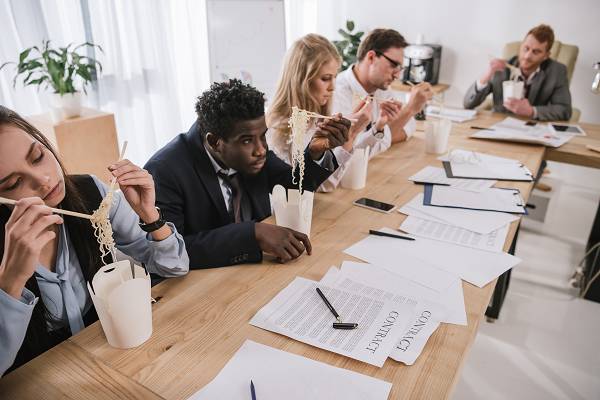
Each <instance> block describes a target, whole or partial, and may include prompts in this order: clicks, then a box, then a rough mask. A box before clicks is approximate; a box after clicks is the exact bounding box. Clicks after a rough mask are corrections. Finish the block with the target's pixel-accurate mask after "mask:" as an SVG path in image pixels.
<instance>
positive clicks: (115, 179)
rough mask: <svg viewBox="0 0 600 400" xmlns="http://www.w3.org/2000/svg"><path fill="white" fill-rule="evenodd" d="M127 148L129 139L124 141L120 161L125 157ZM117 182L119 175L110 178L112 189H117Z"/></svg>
mask: <svg viewBox="0 0 600 400" xmlns="http://www.w3.org/2000/svg"><path fill="white" fill-rule="evenodd" d="M126 149H127V140H126V141H124V142H123V147H122V148H121V154H120V155H119V160H118V161H117V162H119V161H121V160H122V159H123V157H125V150H126ZM116 183H117V177H116V176H113V178H112V179H111V180H110V191H113V190H114V189H115V184H116Z"/></svg>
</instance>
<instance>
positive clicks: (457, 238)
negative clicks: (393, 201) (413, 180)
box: [400, 215, 508, 253]
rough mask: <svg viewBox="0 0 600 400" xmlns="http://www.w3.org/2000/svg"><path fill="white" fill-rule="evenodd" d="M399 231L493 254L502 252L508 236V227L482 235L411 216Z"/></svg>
mask: <svg viewBox="0 0 600 400" xmlns="http://www.w3.org/2000/svg"><path fill="white" fill-rule="evenodd" d="M400 229H401V230H403V231H404V232H406V233H410V234H412V235H414V236H418V237H423V238H428V239H433V240H440V241H442V242H447V243H453V244H456V245H459V246H466V247H471V248H474V249H479V250H485V251H493V252H495V253H500V252H502V249H503V248H504V242H505V241H506V236H507V234H508V225H504V226H503V227H501V228H499V229H496V230H495V231H491V232H490V233H486V234H483V233H477V232H473V231H470V230H468V229H464V228H461V227H459V226H454V225H450V224H446V223H443V222H438V221H435V220H430V219H424V218H419V217H414V216H412V215H409V216H408V217H406V219H405V220H404V222H402V225H400Z"/></svg>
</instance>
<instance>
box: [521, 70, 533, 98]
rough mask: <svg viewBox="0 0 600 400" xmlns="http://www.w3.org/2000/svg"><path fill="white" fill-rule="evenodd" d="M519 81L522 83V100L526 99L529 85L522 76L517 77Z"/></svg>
mask: <svg viewBox="0 0 600 400" xmlns="http://www.w3.org/2000/svg"><path fill="white" fill-rule="evenodd" d="M519 81H520V82H523V98H524V99H527V98H528V97H527V96H529V87H530V86H531V85H530V84H529V83H527V79H525V78H524V77H523V75H519Z"/></svg>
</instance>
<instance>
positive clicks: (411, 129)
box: [390, 117, 417, 140]
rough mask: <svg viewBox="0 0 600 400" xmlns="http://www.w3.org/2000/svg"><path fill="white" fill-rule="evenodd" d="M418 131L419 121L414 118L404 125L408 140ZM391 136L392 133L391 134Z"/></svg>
mask: <svg viewBox="0 0 600 400" xmlns="http://www.w3.org/2000/svg"><path fill="white" fill-rule="evenodd" d="M416 130H417V121H416V120H415V118H414V117H410V119H409V120H408V122H407V123H406V124H404V133H406V139H407V140H408V139H410V138H411V137H412V136H413V135H414V133H415V132H416ZM390 134H391V133H390Z"/></svg>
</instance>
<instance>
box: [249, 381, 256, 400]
mask: <svg viewBox="0 0 600 400" xmlns="http://www.w3.org/2000/svg"><path fill="white" fill-rule="evenodd" d="M250 396H251V399H252V400H256V389H255V388H254V382H252V379H250Z"/></svg>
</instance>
